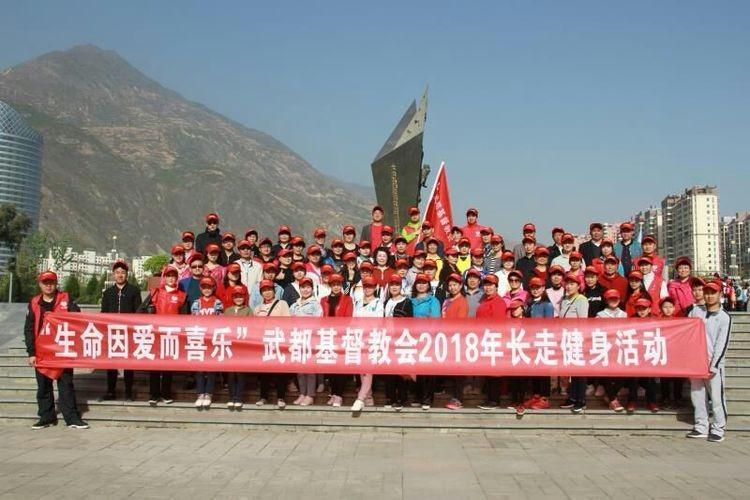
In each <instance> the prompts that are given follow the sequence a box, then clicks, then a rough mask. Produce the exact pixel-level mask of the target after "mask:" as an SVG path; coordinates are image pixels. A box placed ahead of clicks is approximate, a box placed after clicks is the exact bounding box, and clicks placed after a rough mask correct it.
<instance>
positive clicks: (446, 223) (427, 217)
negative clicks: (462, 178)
mask: <svg viewBox="0 0 750 500" xmlns="http://www.w3.org/2000/svg"><path fill="white" fill-rule="evenodd" d="M422 221H423V222H424V221H429V222H430V223H431V224H432V227H433V228H434V230H433V233H432V236H433V237H434V238H435V239H438V240H440V241H442V242H443V245H445V248H446V249H448V248H450V247H451V246H452V245H453V243H452V242H451V228H452V227H453V210H452V209H451V197H450V193H449V192H448V177H447V175H446V173H445V162H443V163H441V164H440V170H438V174H437V177H436V178H435V185H434V186H432V194H431V195H430V200H429V201H428V202H427V210H425V213H424V219H423V220H422ZM421 239H422V234H421V233H420V235H419V238H418V240H421Z"/></svg>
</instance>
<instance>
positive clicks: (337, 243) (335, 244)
mask: <svg viewBox="0 0 750 500" xmlns="http://www.w3.org/2000/svg"><path fill="white" fill-rule="evenodd" d="M343 246H344V242H343V241H341V240H340V239H338V238H336V239H334V240H333V241H332V242H331V248H333V247H343Z"/></svg>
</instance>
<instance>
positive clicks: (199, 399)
mask: <svg viewBox="0 0 750 500" xmlns="http://www.w3.org/2000/svg"><path fill="white" fill-rule="evenodd" d="M195 407H196V408H203V394H199V395H198V397H197V398H196V399H195Z"/></svg>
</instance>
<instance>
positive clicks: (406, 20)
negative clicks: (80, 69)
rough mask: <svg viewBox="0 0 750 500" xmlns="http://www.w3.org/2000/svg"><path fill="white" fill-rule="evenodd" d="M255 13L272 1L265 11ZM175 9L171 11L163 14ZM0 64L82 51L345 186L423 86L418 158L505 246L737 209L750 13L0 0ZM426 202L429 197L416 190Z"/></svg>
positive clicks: (749, 100) (740, 205)
mask: <svg viewBox="0 0 750 500" xmlns="http://www.w3.org/2000/svg"><path fill="white" fill-rule="evenodd" d="M271 4H273V5H271ZM178 5H179V6H178ZM0 9H1V10H0V11H1V12H2V16H1V17H0V33H1V34H2V37H3V39H4V41H5V43H4V44H3V48H2V50H1V51H0V67H7V66H10V65H14V64H17V63H20V62H22V61H24V60H27V59H30V58H33V57H35V56H37V55H40V54H42V53H44V52H48V51H51V50H59V49H65V48H69V47H70V46H72V45H75V44H79V43H93V44H95V45H98V46H100V47H102V48H106V49H114V50H116V51H117V52H119V53H120V54H121V55H122V56H123V57H125V58H126V59H128V60H129V61H130V62H131V63H133V64H134V65H135V66H137V67H138V68H140V69H141V70H143V71H144V72H145V73H146V74H147V75H149V76H151V77H153V78H154V79H156V80H158V81H159V82H161V83H162V84H163V85H165V86H167V87H170V88H172V89H175V90H177V91H178V92H180V93H182V94H183V95H184V96H185V97H187V98H189V99H192V100H195V101H199V102H201V103H204V104H206V105H207V106H209V107H211V108H213V109H215V110H217V111H219V112H221V113H223V114H225V115H227V116H229V117H231V118H233V119H235V120H237V121H239V122H241V123H243V124H246V125H248V126H250V127H253V128H257V129H260V130H263V131H265V132H268V133H270V134H272V135H274V136H275V137H276V138H278V139H279V140H281V141H282V142H284V143H286V144H287V145H288V146H290V147H291V148H292V149H294V150H295V151H296V152H298V153H299V154H300V155H302V156H303V157H304V158H306V159H307V160H308V161H310V163H312V164H313V165H314V166H315V167H317V168H318V169H320V170H322V171H324V172H326V173H329V174H332V175H335V176H337V177H339V178H343V179H348V180H351V181H355V182H358V183H363V184H370V183H371V182H372V180H371V175H370V167H369V165H370V162H371V161H372V160H373V158H374V156H375V154H376V153H377V151H378V150H379V149H380V147H381V145H382V143H383V142H384V141H385V139H386V138H387V137H388V135H389V134H390V132H391V130H392V128H393V127H394V125H395V124H396V122H397V121H398V119H399V118H400V117H401V114H402V113H403V112H404V110H405V109H406V107H407V105H408V104H409V103H410V101H411V100H412V99H414V98H418V97H419V95H420V94H421V92H422V90H423V88H424V86H425V85H426V84H429V85H430V109H429V114H428V121H427V128H426V135H425V153H426V155H425V161H426V162H428V163H430V164H431V165H432V166H433V171H436V170H437V166H438V165H439V164H440V162H441V160H445V161H446V162H447V166H448V179H449V183H450V186H451V195H452V198H453V209H454V214H455V215H457V216H458V218H461V219H462V218H463V213H464V211H465V209H466V207H467V206H469V205H475V206H477V207H478V208H479V209H480V212H481V216H480V219H481V220H483V221H484V222H486V223H489V224H492V225H493V226H495V228H496V230H499V231H501V232H503V234H506V235H507V236H508V237H514V236H516V235H517V233H518V232H520V226H521V224H522V223H523V222H525V221H526V220H527V219H528V220H533V221H535V222H537V223H538V225H539V226H540V228H542V229H543V230H544V231H545V232H546V231H548V230H549V228H551V226H552V225H554V224H562V225H564V226H565V227H566V228H568V229H570V230H573V231H576V232H578V231H583V230H584V229H585V227H586V226H587V221H589V220H591V219H594V218H596V219H601V220H612V221H614V220H618V219H622V218H625V217H627V216H628V215H631V214H632V213H634V212H635V211H637V210H639V209H641V208H646V207H647V206H648V205H650V204H657V203H659V202H660V201H661V199H662V198H663V197H664V195H666V194H668V193H672V192H679V191H681V190H682V189H683V188H684V187H686V186H688V185H692V184H706V183H710V184H716V185H718V187H719V192H720V194H721V199H720V208H721V212H722V214H729V213H733V212H735V211H738V210H744V209H750V196H748V191H749V188H750V181H749V180H748V170H749V169H750V161H749V157H750V154H749V153H750V90H749V89H750V2H747V1H737V2H722V1H712V2H705V1H700V2H698V1H686V0H681V1H658V2H654V1H648V2H637V1H629V2H602V1H590V2H576V1H568V2H561V1H549V2H543V1H536V2H523V1H517V2H487V3H479V2H463V3H459V2H439V1H430V2H403V1H401V2H386V1H380V2H368V3H367V4H366V7H365V4H364V3H362V2H332V1H329V2H298V3H292V2H263V3H258V4H251V2H211V3H209V2H192V3H191V2H179V3H178V2H145V1H144V2H140V1H128V2H117V3H115V2H75V1H73V2H71V1H67V2H59V1H49V2H33V1H27V2H9V1H4V0H3V1H0ZM424 196H425V198H426V197H427V193H425V195H424Z"/></svg>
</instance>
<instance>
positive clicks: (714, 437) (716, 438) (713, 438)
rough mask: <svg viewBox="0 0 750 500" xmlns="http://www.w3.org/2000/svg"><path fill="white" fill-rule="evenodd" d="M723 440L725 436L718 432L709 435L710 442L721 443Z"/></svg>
mask: <svg viewBox="0 0 750 500" xmlns="http://www.w3.org/2000/svg"><path fill="white" fill-rule="evenodd" d="M722 441H724V436H719V435H718V434H714V433H713V432H712V433H710V434H709V435H708V442H709V443H721V442H722Z"/></svg>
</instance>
